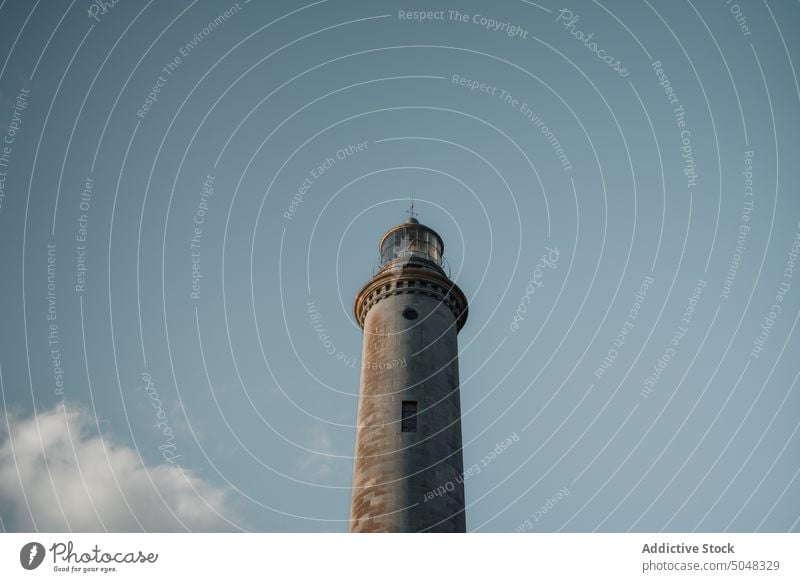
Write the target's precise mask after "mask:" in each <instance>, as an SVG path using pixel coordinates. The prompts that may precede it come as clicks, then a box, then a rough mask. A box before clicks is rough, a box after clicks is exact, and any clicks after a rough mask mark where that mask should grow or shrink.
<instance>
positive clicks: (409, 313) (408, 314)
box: [403, 307, 419, 319]
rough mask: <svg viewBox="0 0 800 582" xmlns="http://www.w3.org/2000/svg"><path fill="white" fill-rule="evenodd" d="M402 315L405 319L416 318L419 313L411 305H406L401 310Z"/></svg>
mask: <svg viewBox="0 0 800 582" xmlns="http://www.w3.org/2000/svg"><path fill="white" fill-rule="evenodd" d="M403 317H405V318H406V319H416V318H418V317H419V313H417V310H416V309H414V308H413V307H406V308H405V309H404V310H403Z"/></svg>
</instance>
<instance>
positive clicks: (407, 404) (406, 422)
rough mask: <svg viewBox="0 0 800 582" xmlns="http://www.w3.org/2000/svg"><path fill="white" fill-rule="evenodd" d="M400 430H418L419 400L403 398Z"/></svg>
mask: <svg viewBox="0 0 800 582" xmlns="http://www.w3.org/2000/svg"><path fill="white" fill-rule="evenodd" d="M400 432H417V401H416V400H403V407H402V409H401V420H400Z"/></svg>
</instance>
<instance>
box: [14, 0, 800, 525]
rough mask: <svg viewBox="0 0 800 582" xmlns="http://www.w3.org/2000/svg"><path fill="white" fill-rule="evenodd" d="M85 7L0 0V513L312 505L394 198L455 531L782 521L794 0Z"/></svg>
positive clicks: (338, 443) (337, 447)
mask: <svg viewBox="0 0 800 582" xmlns="http://www.w3.org/2000/svg"><path fill="white" fill-rule="evenodd" d="M92 6H96V5H94V4H91V3H85V2H73V3H72V4H69V5H64V6H59V8H58V9H50V8H46V7H44V6H43V5H38V4H37V5H35V6H32V5H30V4H29V3H26V2H7V3H5V4H4V5H3V6H2V7H0V15H1V16H0V32H2V34H0V39H1V40H0V46H2V49H0V57H2V59H1V60H0V61H1V62H2V63H3V64H2V65H0V66H2V68H1V69H0V106H1V107H0V133H2V135H3V138H2V139H5V141H4V145H3V147H5V148H6V149H5V150H0V154H4V155H5V157H4V158H0V164H2V165H1V166H0V171H2V172H3V173H2V174H1V175H0V178H3V180H2V181H0V185H2V189H1V190H0V202H1V204H0V248H2V252H0V270H1V271H2V273H3V278H2V283H0V371H1V372H2V374H1V377H0V378H1V379H2V395H3V405H4V411H5V418H4V420H3V421H2V422H0V484H2V486H0V518H2V526H3V527H4V528H5V529H6V530H9V531H14V530H31V529H41V530H67V529H74V530H103V529H109V530H122V531H139V530H142V529H144V530H179V531H182V530H217V529H224V530H239V529H242V530H247V531H251V530H258V531H345V530H346V528H347V515H348V505H349V495H350V491H349V487H350V479H351V471H352V454H353V443H354V437H355V429H354V423H355V418H356V405H357V394H358V372H359V370H358V367H359V366H360V354H361V352H360V350H361V332H360V330H359V329H358V327H357V326H356V324H355V322H354V321H353V316H352V301H353V297H354V295H355V293H356V292H357V291H358V290H359V288H360V287H361V285H362V284H363V283H364V282H365V281H366V280H368V279H369V277H371V276H372V273H373V270H374V268H375V266H376V265H377V263H378V258H379V257H378V250H377V243H378V240H379V238H380V236H381V235H382V234H383V233H384V232H385V231H386V230H388V229H389V228H391V227H392V226H394V225H395V224H397V223H399V222H401V221H403V220H404V219H405V218H406V216H407V215H406V214H405V211H406V210H407V208H408V205H409V199H410V197H411V196H412V194H413V196H414V198H415V200H416V203H415V204H416V208H417V210H418V211H419V218H420V220H421V222H423V223H425V224H427V225H429V226H430V227H432V228H434V229H435V230H436V231H437V232H438V233H440V234H441V236H442V238H443V239H444V242H445V257H446V259H447V261H448V263H449V265H450V269H451V273H452V277H453V279H454V280H455V281H456V282H457V283H458V284H459V286H460V287H461V288H462V289H463V290H464V292H465V293H466V295H467V297H468V298H469V301H470V316H469V321H468V323H467V325H466V326H465V327H464V329H463V330H462V331H461V333H460V335H459V345H460V350H461V353H460V376H461V398H462V410H463V432H464V463H465V467H470V466H473V465H475V464H478V465H479V466H480V468H481V470H480V471H479V472H478V473H477V474H475V475H471V476H470V477H469V478H468V479H467V480H466V494H467V504H468V508H467V527H468V529H469V530H472V531H515V530H516V531H628V530H632V531H658V530H665V531H693V530H697V531H722V530H730V531H762V530H763V531H788V530H797V528H798V519H799V518H800V495H798V492H799V491H798V488H800V483H798V481H797V476H798V472H799V471H800V456H798V435H797V428H798V426H800V425H798V420H797V419H798V415H797V412H798V406H800V401H798V390H797V385H796V380H797V375H798V367H797V362H796V359H795V358H793V357H792V355H793V354H796V353H797V349H798V344H797V342H798V339H797V334H796V333H795V325H796V323H797V319H798V314H800V311H799V310H798V306H799V305H800V303H799V302H798V294H800V288H798V284H797V281H796V280H795V277H794V276H795V275H796V273H797V266H796V265H795V264H794V262H793V261H794V260H795V259H796V257H795V259H793V258H792V257H794V256H795V255H796V253H797V251H798V245H800V242H798V241H800V239H798V236H799V235H798V233H799V232H800V198H799V197H798V195H797V191H798V169H797V164H796V159H797V152H798V139H800V138H798V135H797V131H795V130H794V129H795V128H796V127H797V126H798V107H799V106H800V89H798V83H797V73H796V69H795V66H796V64H797V61H798V56H799V55H798V51H799V50H800V49H798V39H797V35H796V34H794V31H793V29H792V27H791V26H790V25H789V24H790V23H793V22H796V21H797V19H798V16H799V14H798V10H800V7H798V6H797V5H796V4H790V3H775V2H765V3H741V4H735V3H733V2H724V1H719V2H713V3H699V2H688V1H687V2H678V3H674V2H653V1H650V2H641V3H629V2H603V3H599V2H575V3H573V4H572V5H568V6H562V5H555V4H552V3H549V2H540V3H532V2H525V1H508V2H500V3H494V4H489V3H480V2H459V3H451V4H446V3H444V4H438V5H435V6H434V5H430V6H429V5H428V3H424V4H423V3H417V4H407V5H406V4H402V3H396V2H391V3H390V2H343V1H335V0H329V1H320V2H315V3H308V4H303V3H300V2H287V1H281V2H270V3H268V5H260V4H258V3H249V2H243V1H241V2H239V3H233V2H231V3H228V2H217V1H206V0H200V1H197V2H192V3H188V4H180V5H177V4H172V3H166V2H149V3H118V4H116V5H114V6H113V7H110V8H108V9H106V10H103V11H101V10H100V9H98V8H92ZM423 10H426V11H428V12H429V13H430V14H424V18H423V15H420V14H418V12H419V11H423ZM542 257H548V259H547V261H543V259H542ZM310 304H313V310H314V312H315V313H317V314H319V317H318V318H317V319H316V320H312V318H311V317H310V313H309V311H310V309H309V306H310ZM315 322H317V323H318V325H317V327H316V328H315V326H314V325H313V324H314V323H315ZM53 326H55V327H53ZM320 326H321V329H322V330H323V331H320ZM332 348H333V349H332ZM331 352H332V353H331ZM512 435H515V436H517V437H519V438H518V440H514V441H513V445H512V446H509V447H508V448H507V449H505V450H504V451H503V452H502V454H501V455H497V456H496V457H494V458H492V459H491V461H490V462H489V463H484V462H483V461H482V459H484V457H485V456H486V455H488V454H489V453H490V452H491V451H492V450H494V448H495V447H496V446H497V444H498V443H501V442H503V441H505V440H506V439H508V438H509V437H510V436H512Z"/></svg>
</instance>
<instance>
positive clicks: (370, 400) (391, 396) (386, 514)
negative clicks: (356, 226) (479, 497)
mask: <svg viewBox="0 0 800 582" xmlns="http://www.w3.org/2000/svg"><path fill="white" fill-rule="evenodd" d="M379 249H380V257H381V261H380V269H379V271H378V272H377V273H376V274H375V276H374V277H373V278H372V279H371V280H370V281H368V282H367V283H366V285H364V287H363V288H362V289H361V291H360V292H359V293H358V294H357V295H356V298H355V304H354V313H355V318H356V321H357V322H358V324H359V325H360V326H361V328H362V329H363V330H364V339H363V348H362V367H361V384H360V390H359V400H358V424H357V432H356V447H355V463H354V466H353V495H352V502H351V506H350V531H352V532H463V531H465V530H466V520H465V516H464V485H463V460H462V454H461V404H460V397H459V381H458V339H457V335H458V332H459V330H460V329H461V328H462V326H463V325H464V322H465V321H466V319H467V299H466V297H465V295H464V293H463V292H462V291H461V289H459V288H458V287H457V286H456V284H455V283H453V281H451V280H450V279H449V277H448V276H447V274H446V272H445V270H444V264H443V258H442V256H443V255H442V253H443V251H444V243H443V242H442V238H441V237H440V236H439V235H438V234H437V233H436V232H435V231H434V230H433V229H431V228H429V227H427V226H425V225H423V224H420V223H419V221H418V220H417V219H416V218H415V217H414V212H413V206H412V211H411V217H410V218H409V219H408V220H407V221H406V222H405V223H403V224H400V225H399V226H395V227H394V228H392V229H390V230H389V231H388V232H387V233H386V234H384V235H383V237H382V238H381V240H380V244H379Z"/></svg>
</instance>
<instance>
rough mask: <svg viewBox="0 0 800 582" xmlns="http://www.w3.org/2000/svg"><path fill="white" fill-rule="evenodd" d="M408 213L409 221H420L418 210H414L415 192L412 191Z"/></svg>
mask: <svg viewBox="0 0 800 582" xmlns="http://www.w3.org/2000/svg"><path fill="white" fill-rule="evenodd" d="M406 214H408V215H409V218H408V222H419V221H418V220H417V216H419V213H418V212H414V193H413V192H412V193H411V208H409V209H408V210H406Z"/></svg>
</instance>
